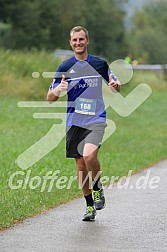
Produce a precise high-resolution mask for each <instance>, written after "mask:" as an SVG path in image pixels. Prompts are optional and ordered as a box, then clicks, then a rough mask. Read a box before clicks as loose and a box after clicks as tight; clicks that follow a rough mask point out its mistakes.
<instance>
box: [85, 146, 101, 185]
mask: <svg viewBox="0 0 167 252" xmlns="http://www.w3.org/2000/svg"><path fill="white" fill-rule="evenodd" d="M98 150H99V149H98V147H97V146H96V145H94V144H91V143H87V144H85V147H84V152H83V159H84V161H85V164H86V167H87V169H88V170H89V171H91V172H92V179H93V180H94V179H95V180H97V179H98V178H99V177H100V162H99V160H98V159H97V155H98Z"/></svg>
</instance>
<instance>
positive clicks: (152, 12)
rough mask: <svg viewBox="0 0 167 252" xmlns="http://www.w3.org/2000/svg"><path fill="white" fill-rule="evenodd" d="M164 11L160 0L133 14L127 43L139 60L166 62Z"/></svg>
mask: <svg viewBox="0 0 167 252" xmlns="http://www.w3.org/2000/svg"><path fill="white" fill-rule="evenodd" d="M166 13H167V5H166V2H165V1H163V0H162V1H159V2H155V3H154V4H152V5H146V6H145V7H144V8H143V10H141V11H139V12H137V13H136V15H135V16H134V19H133V27H132V30H131V31H130V33H129V34H128V43H129V48H130V51H131V52H132V54H133V55H135V57H136V58H137V59H139V62H145V63H151V64H166V45H167V35H166V27H167V15H166ZM129 38H130V39H129Z"/></svg>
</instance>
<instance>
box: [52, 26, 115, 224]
mask: <svg viewBox="0 0 167 252" xmlns="http://www.w3.org/2000/svg"><path fill="white" fill-rule="evenodd" d="M69 42H70V46H71V48H72V50H73V52H74V56H72V57H71V58H69V59H68V60H66V61H64V62H63V63H62V64H60V66H59V67H58V69H57V71H56V75H55V78H54V80H53V83H52V84H51V86H50V88H49V91H48V94H47V100H48V101H49V102H54V101H57V100H58V98H59V97H60V95H61V93H62V92H64V91H67V97H68V103H67V120H66V125H67V126H66V128H67V131H66V157H67V158H74V159H75V163H76V174H77V178H78V182H79V183H80V184H81V185H82V191H83V195H84V197H85V200H86V213H85V214H84V216H83V219H82V220H83V221H91V220H95V216H96V210H101V209H102V208H104V206H105V197H104V191H103V187H102V184H101V182H100V171H101V168H100V162H99V160H98V158H97V156H98V151H99V147H100V145H101V142H102V138H103V135H104V132H105V127H106V126H107V125H106V111H105V106H104V101H103V97H102V79H104V80H105V81H106V83H107V85H109V86H110V88H111V89H112V90H113V91H114V90H117V91H119V90H120V82H119V81H118V80H117V77H116V76H114V74H113V72H112V71H111V70H110V69H109V66H108V64H107V62H106V61H105V60H103V59H101V58H99V57H96V56H93V55H90V54H88V50H87V47H88V44H89V35H88V31H87V30H86V29H85V28H84V27H82V26H76V27H74V28H73V29H72V30H71V31H70V41H69ZM90 174H91V178H90ZM91 182H92V184H91V185H92V186H90V183H91ZM92 189H93V190H92Z"/></svg>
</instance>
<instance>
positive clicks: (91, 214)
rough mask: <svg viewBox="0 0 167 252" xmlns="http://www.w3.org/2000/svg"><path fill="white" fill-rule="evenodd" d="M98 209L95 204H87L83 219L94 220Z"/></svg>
mask: <svg viewBox="0 0 167 252" xmlns="http://www.w3.org/2000/svg"><path fill="white" fill-rule="evenodd" d="M95 216H96V209H95V208H94V206H87V208H86V213H85V214H84V216H83V218H82V220H83V221H93V220H95Z"/></svg>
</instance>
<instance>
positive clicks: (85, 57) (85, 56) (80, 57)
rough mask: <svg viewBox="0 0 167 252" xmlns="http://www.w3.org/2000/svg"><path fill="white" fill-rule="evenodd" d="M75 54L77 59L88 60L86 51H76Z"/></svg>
mask: <svg viewBox="0 0 167 252" xmlns="http://www.w3.org/2000/svg"><path fill="white" fill-rule="evenodd" d="M74 56H75V58H76V59H77V60H79V61H81V60H86V59H87V58H88V53H87V52H85V53H83V54H77V53H74Z"/></svg>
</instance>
